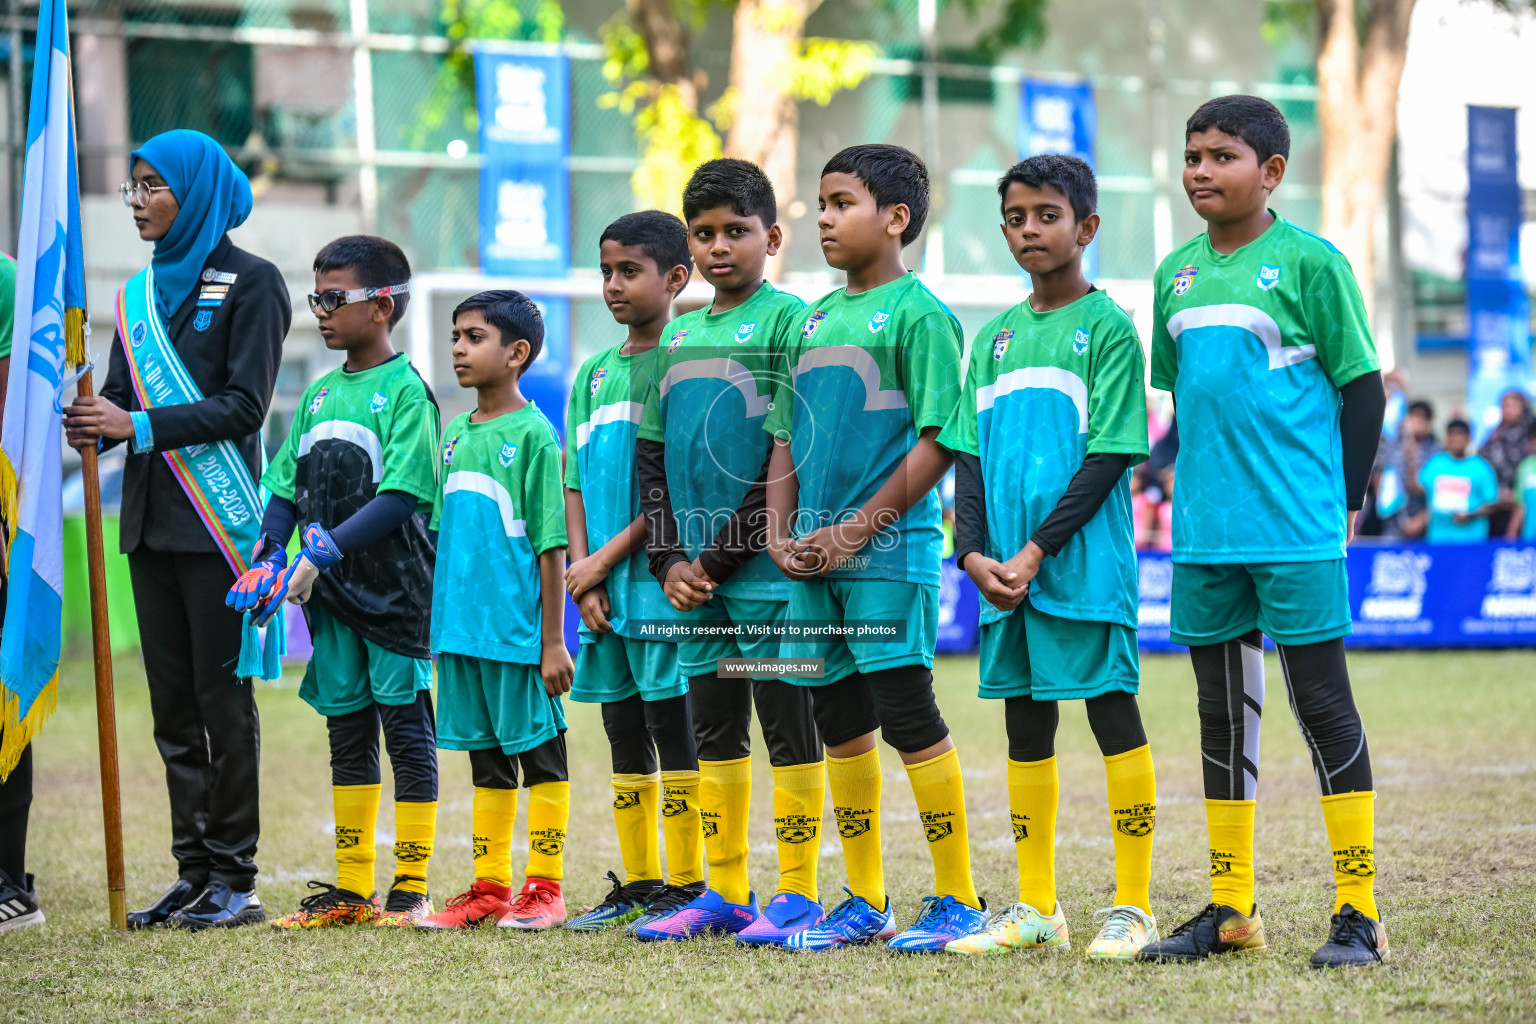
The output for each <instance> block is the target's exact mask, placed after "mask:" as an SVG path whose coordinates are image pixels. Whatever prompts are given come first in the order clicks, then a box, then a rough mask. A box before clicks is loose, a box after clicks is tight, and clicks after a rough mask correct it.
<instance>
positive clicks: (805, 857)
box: [773, 761, 827, 900]
mask: <svg viewBox="0 0 1536 1024" xmlns="http://www.w3.org/2000/svg"><path fill="white" fill-rule="evenodd" d="M826 796H827V766H826V764H825V763H824V762H821V761H817V762H816V763H815V764H792V765H788V766H786V767H783V768H774V770H773V832H774V837H775V838H776V839H777V840H778V843H779V892H793V893H799V894H800V895H801V896H804V897H805V898H806V899H808V900H815V899H820V896H819V894H818V891H817V888H816V865H817V862H818V860H819V859H820V852H821V851H820V847H821V808H822V804H823V802H824V801H825V800H826Z"/></svg>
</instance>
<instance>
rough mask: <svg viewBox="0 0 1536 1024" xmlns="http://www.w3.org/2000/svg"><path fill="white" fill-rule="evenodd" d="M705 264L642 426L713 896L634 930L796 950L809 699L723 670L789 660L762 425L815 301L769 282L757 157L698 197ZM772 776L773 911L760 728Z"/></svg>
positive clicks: (803, 913) (816, 742) (696, 184)
mask: <svg viewBox="0 0 1536 1024" xmlns="http://www.w3.org/2000/svg"><path fill="white" fill-rule="evenodd" d="M683 216H684V218H685V219H686V220H687V221H688V245H689V249H690V252H691V254H692V257H693V262H694V265H695V266H696V267H697V268H698V271H699V273H700V274H701V275H702V276H703V277H704V279H705V280H707V281H708V282H709V283H710V284H711V285H713V286H714V289H715V297H714V301H713V302H712V303H711V304H710V305H709V306H707V307H705V308H703V309H700V310H696V311H694V312H692V313H686V314H684V315H683V316H681V317H678V318H677V319H676V320H674V321H673V322H672V323H670V324H668V325H667V327H666V329H665V331H664V332H663V334H662V337H663V338H664V339H665V347H664V348H663V349H662V350H661V351H660V352H658V353H657V355H656V361H655V363H654V364H653V366H652V370H651V383H650V386H649V388H648V390H647V393H646V400H645V412H644V414H643V418H642V420H641V423H640V434H639V436H640V441H639V443H638V459H639V468H640V481H641V502H642V504H643V505H644V507H645V511H646V516H647V522H648V524H649V532H648V535H647V539H646V543H647V547H648V548H649V551H650V558H651V571H652V573H653V574H654V575H655V577H656V579H657V580H659V581H661V583H662V585H663V588H664V590H665V592H666V594H667V597H668V599H669V600H670V601H671V602H672V604H673V606H674V607H675V608H676V609H677V615H678V620H679V622H678V626H679V636H678V657H679V659H680V661H681V664H682V671H683V674H684V675H686V676H687V677H688V680H689V690H690V694H691V697H692V701H693V726H694V736H695V738H696V740H697V743H698V754H699V772H700V775H701V778H702V785H701V788H700V792H699V800H700V807H701V811H702V814H703V823H704V849H705V856H706V859H707V860H708V862H709V889H708V890H707V891H705V892H704V893H702V894H701V895H700V896H699V897H698V898H697V899H695V900H694V901H693V902H691V903H690V904H688V905H687V906H685V907H682V908H680V909H678V910H676V911H675V912H674V913H671V914H668V915H666V916H661V917H656V918H654V919H648V920H645V921H643V922H641V923H640V924H637V925H636V927H635V934H636V935H637V936H639V937H640V938H641V939H645V940H662V939H689V938H693V937H694V936H697V935H701V934H703V933H705V932H711V931H718V932H728V933H734V934H735V935H736V938H737V941H738V942H741V943H743V944H746V945H782V944H783V943H784V942H785V941H786V940H787V939H788V938H789V937H790V936H791V935H794V934H796V933H797V932H799V931H802V930H803V929H805V928H808V927H810V926H811V925H812V924H814V923H815V922H817V921H819V920H820V919H821V916H822V907H821V903H820V899H819V897H820V894H819V892H818V891H817V883H816V867H817V860H818V852H819V850H818V847H819V844H820V838H819V836H820V831H821V809H822V802H823V799H824V796H825V792H826V785H825V774H824V770H823V767H822V755H821V740H820V738H819V737H818V736H817V733H816V727H815V724H814V719H813V716H812V712H811V701H810V697H809V695H808V694H806V693H805V691H804V690H802V689H801V688H800V687H797V686H792V685H790V684H789V683H787V682H785V681H783V680H781V679H775V678H772V677H771V674H769V673H752V674H750V675H742V676H722V675H721V674H720V673H719V671H718V669H719V666H720V663H721V662H722V661H723V660H725V659H731V658H746V659H751V660H755V661H756V660H761V659H765V658H775V657H777V656H778V654H779V647H780V638H779V636H778V631H779V630H780V628H781V626H782V623H783V621H784V617H785V607H786V601H787V599H788V597H789V583H788V581H787V580H785V579H784V577H783V575H782V574H780V573H779V571H778V570H777V569H776V568H775V567H774V565H773V563H772V561H770V560H769V558H768V556H767V555H766V554H765V553H764V550H763V546H764V543H765V540H766V531H765V529H764V524H763V519H764V516H765V507H764V486H765V480H764V473H765V472H766V470H767V462H768V451H769V448H770V447H771V444H770V442H769V439H768V438H767V437H765V436H764V434H763V431H762V423H763V419H764V417H765V416H767V414H768V409H769V399H770V396H771V394H772V392H773V389H774V386H775V380H776V374H778V373H779V371H780V364H781V360H782V357H783V350H784V338H785V335H786V334H787V332H789V331H791V330H794V329H795V327H796V325H798V324H799V322H800V319H801V314H802V311H803V308H804V307H803V304H802V303H801V302H800V300H799V299H797V298H795V297H794V296H792V295H789V294H787V293H785V292H781V291H779V290H778V289H776V288H774V287H773V285H771V284H769V283H768V282H767V281H766V280H764V276H763V275H764V267H765V264H766V262H767V259H768V257H769V256H770V255H772V254H773V253H776V252H777V251H778V248H779V244H780V241H781V239H782V233H781V232H780V230H779V227H778V225H777V223H776V221H777V219H778V210H777V204H776V202H775V200H774V195H773V185H772V184H771V183H770V182H769V181H768V176H767V175H765V174H764V173H763V172H762V170H761V169H760V168H758V167H757V166H756V165H755V164H751V163H748V162H747V161H745V160H711V161H709V162H707V163H705V164H702V165H700V167H699V168H698V169H697V170H696V171H694V173H693V176H692V178H690V179H689V182H688V185H687V187H686V188H685V189H684V190H683ZM754 706H756V708H757V716H758V723H759V725H761V727H762V730H763V739H764V741H765V742H766V743H767V746H768V760H769V763H770V764H771V765H772V767H773V817H774V835H775V839H776V841H777V844H778V855H779V858H778V860H779V882H778V886H777V890H776V892H775V893H774V895H773V897H772V899H770V900H768V901H767V904H766V905H765V906H763V907H762V909H761V911H759V909H758V901H757V896H756V894H755V893H754V892H753V890H752V887H751V885H750V884H749V882H748V880H747V820H748V812H749V809H750V806H751V799H752V746H751V733H750V728H751V725H752V709H753V707H754Z"/></svg>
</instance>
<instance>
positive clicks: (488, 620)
mask: <svg viewBox="0 0 1536 1024" xmlns="http://www.w3.org/2000/svg"><path fill="white" fill-rule="evenodd" d="M439 458H440V459H441V461H442V484H441V486H440V487H439V488H438V491H437V501H436V504H435V505H434V506H433V509H432V528H433V529H435V530H437V531H438V546H437V560H438V570H437V586H436V587H434V588H433V591H432V649H433V650H434V651H437V652H439V653H443V652H447V653H450V654H463V655H468V656H470V657H475V658H489V659H491V660H493V661H505V662H510V663H513V664H521V665H537V664H538V663H539V657H540V655H541V654H542V652H543V640H544V632H543V617H542V608H543V603H542V591H541V590H540V586H539V556H540V555H542V554H543V553H544V552H546V551H548V550H549V549H550V548H561V547H564V546H565V541H566V536H565V494H564V492H563V491H562V490H561V488H560V438H559V437H558V436H557V435H556V434H555V428H554V426H553V425H552V424H551V423H550V422H549V420H548V419H546V418H545V416H544V414H543V413H542V412H540V411H539V407H538V406H537V405H535V404H534V403H533V402H529V403H528V404H527V405H525V406H523V407H522V408H521V409H519V410H517V411H516V412H509V413H507V414H506V415H504V416H498V417H496V418H495V419H493V420H489V421H487V422H485V423H471V422H470V420H469V413H464V414H462V415H460V416H457V417H455V418H454V420H453V422H452V423H450V424H448V429H447V430H445V431H443V445H442V452H441V455H440V456H439Z"/></svg>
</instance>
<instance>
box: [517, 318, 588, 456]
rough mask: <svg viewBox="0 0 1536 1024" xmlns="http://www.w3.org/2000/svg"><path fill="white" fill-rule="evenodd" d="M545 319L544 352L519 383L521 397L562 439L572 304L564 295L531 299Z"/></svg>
mask: <svg viewBox="0 0 1536 1024" xmlns="http://www.w3.org/2000/svg"><path fill="white" fill-rule="evenodd" d="M528 297H529V298H530V299H532V300H533V302H534V305H536V306H538V307H539V314H540V315H541V316H543V317H544V351H543V352H541V353H539V358H537V359H535V360H534V361H533V365H532V366H530V367H528V372H527V373H525V374H523V376H522V377H521V378H520V379H519V380H518V389H519V390H521V391H522V393H523V397H524V398H527V399H529V400H530V401H533V402H537V403H538V405H539V408H540V409H542V410H544V415H546V416H548V417H549V421H550V422H551V423H553V424H554V425H555V429H556V430H558V431H559V432H560V438H561V440H564V439H565V406H566V403H567V402H569V401H570V399H571V374H572V373H573V372H575V371H574V368H573V367H572V366H571V344H570V337H571V300H570V299H568V298H566V297H565V296H563V295H530V296H528Z"/></svg>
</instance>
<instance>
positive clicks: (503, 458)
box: [497, 444, 517, 468]
mask: <svg viewBox="0 0 1536 1024" xmlns="http://www.w3.org/2000/svg"><path fill="white" fill-rule="evenodd" d="M515 458H517V445H515V444H504V445H502V446H501V454H500V455H499V456H497V459H498V460H499V461H500V462H501V464H502V466H503V468H505V467H507V466H510V465H512V460H513V459H515Z"/></svg>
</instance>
